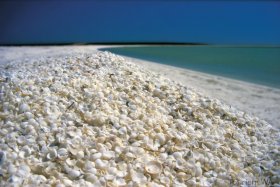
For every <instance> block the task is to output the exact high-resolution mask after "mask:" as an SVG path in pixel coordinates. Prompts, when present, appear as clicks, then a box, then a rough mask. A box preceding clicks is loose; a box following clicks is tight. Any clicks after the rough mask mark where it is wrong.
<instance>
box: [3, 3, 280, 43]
mask: <svg viewBox="0 0 280 187" xmlns="http://www.w3.org/2000/svg"><path fill="white" fill-rule="evenodd" d="M89 42H202V43H210V44H249V45H250V44H272V45H280V2H279V1H248V0H247V1H206V0H204V1H183V0H175V1H174V0H173V1H172V0H162V1H161V0H150V1H148V0H142V1H140V0H139V1H136V0H131V1H128V0H126V1H118V0H115V1H113V0H111V1H109V0H105V1H101V0H99V1H90V0H84V1H78V0H77V1H74V0H70V1H65V0H64V1H63V0H38V1H35V0H27V1H23V0H22V1H20V0H11V1H8V0H4V1H0V44H24V43H29V44H31V43H33V44H34V43H35V44H39V43H49V44H52V43H89Z"/></svg>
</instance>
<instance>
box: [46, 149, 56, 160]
mask: <svg viewBox="0 0 280 187" xmlns="http://www.w3.org/2000/svg"><path fill="white" fill-rule="evenodd" d="M56 157H57V151H56V149H50V150H49V152H48V154H47V159H48V160H53V159H55V158H56Z"/></svg>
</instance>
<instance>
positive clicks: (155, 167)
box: [145, 161, 162, 175]
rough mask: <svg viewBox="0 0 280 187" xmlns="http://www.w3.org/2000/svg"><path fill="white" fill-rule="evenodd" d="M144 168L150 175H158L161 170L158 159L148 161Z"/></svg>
mask: <svg viewBox="0 0 280 187" xmlns="http://www.w3.org/2000/svg"><path fill="white" fill-rule="evenodd" d="M145 170H146V172H147V173H149V174H151V175H158V174H160V173H161V171H162V164H161V163H160V162H158V161H150V162H147V163H146V164H145Z"/></svg>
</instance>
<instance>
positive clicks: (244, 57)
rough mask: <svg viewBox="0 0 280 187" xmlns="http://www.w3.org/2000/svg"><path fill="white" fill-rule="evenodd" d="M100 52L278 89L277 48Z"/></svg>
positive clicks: (279, 61)
mask: <svg viewBox="0 0 280 187" xmlns="http://www.w3.org/2000/svg"><path fill="white" fill-rule="evenodd" d="M102 50H103V51H110V52H112V53H116V54H120V55H124V56H129V57H134V58H139V59H143V60H149V61H154V62H157V63H161V64H168V65H172V66H177V67H181V68H188V69H192V70H196V71H201V72H205V73H210V74H216V75H221V76H225V77H229V78H234V79H239V80H244V81H248V82H253V83H257V84H263V85H266V86H270V87H277V88H280V47H220V46H148V47H144V46H143V47H117V48H103V49H102Z"/></svg>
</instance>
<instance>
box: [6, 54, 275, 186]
mask: <svg viewBox="0 0 280 187" xmlns="http://www.w3.org/2000/svg"><path fill="white" fill-rule="evenodd" d="M0 76H1V77H0V119H1V120H0V186H57V187H62V186H145V185H146V186H153V187H158V186H242V185H243V186H246V185H247V186H248V185H250V184H258V185H269V186H279V185H280V152H279V151H280V147H279V140H280V138H279V137H280V136H279V135H280V134H279V131H278V130H277V129H274V128H273V127H271V126H270V125H269V124H268V123H267V122H265V121H263V120H260V119H258V118H257V117H253V116H250V115H248V114H246V113H245V112H241V111H239V110H236V109H235V108H233V107H231V106H228V105H225V104H224V103H222V102H220V101H218V100H216V99H211V98H207V97H205V96H202V95H201V94H199V93H197V92H196V91H194V90H193V89H191V88H187V87H185V86H182V85H180V84H178V83H176V82H173V81H171V80H168V79H165V78H163V77H161V76H159V75H158V74H156V73H153V72H149V71H146V70H143V68H142V67H139V66H137V65H133V64H132V63H129V62H126V61H125V60H124V59H123V58H122V57H119V56H116V55H114V54H111V53H108V52H98V53H96V54H75V55H72V56H66V57H50V58H44V59H26V60H25V61H23V62H14V63H13V62H11V63H10V64H9V65H7V66H6V67H5V68H2V69H1V72H0ZM248 99H249V98H248Z"/></svg>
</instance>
